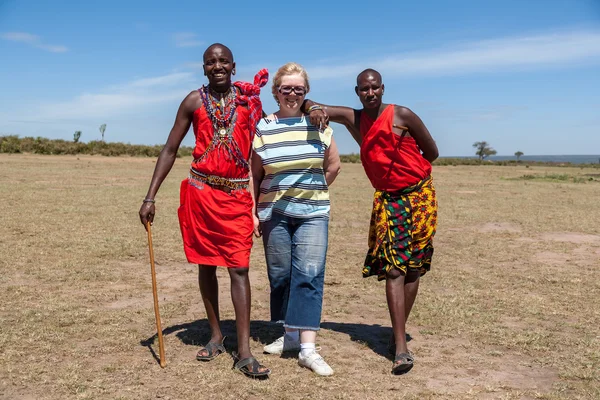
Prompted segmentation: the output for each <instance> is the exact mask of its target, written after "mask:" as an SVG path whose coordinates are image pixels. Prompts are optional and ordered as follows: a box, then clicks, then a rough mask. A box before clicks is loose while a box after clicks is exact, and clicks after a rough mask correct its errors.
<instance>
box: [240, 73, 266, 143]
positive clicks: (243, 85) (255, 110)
mask: <svg viewBox="0 0 600 400" xmlns="http://www.w3.org/2000/svg"><path fill="white" fill-rule="evenodd" d="M268 81H269V71H267V70H266V69H265V68H263V69H261V70H260V71H258V73H257V74H256V75H255V76H254V84H251V83H248V82H241V81H238V82H235V83H234V84H233V85H234V86H236V87H238V88H239V89H240V92H241V96H238V97H237V98H236V102H237V104H246V105H247V106H248V110H249V111H250V116H249V118H248V119H249V121H248V122H249V124H250V133H251V134H252V135H254V131H255V130H256V124H258V121H259V120H260V118H261V116H262V103H261V102H260V97H259V96H260V88H261V87H263V86H265V85H266V84H267V82H268Z"/></svg>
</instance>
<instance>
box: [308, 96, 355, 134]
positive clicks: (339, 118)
mask: <svg viewBox="0 0 600 400" xmlns="http://www.w3.org/2000/svg"><path fill="white" fill-rule="evenodd" d="M313 105H318V106H321V107H322V108H323V110H324V112H325V115H326V117H327V119H328V120H330V121H333V122H337V123H338V124H342V125H344V126H345V127H346V129H348V131H349V132H350V134H351V135H352V137H353V138H354V140H356V142H357V143H359V144H360V142H361V136H360V130H359V127H358V126H357V122H358V121H359V118H357V113H358V111H357V110H355V109H353V108H350V107H344V106H330V105H326V104H321V103H317V102H315V101H314V100H309V99H306V100H305V101H304V104H303V106H302V109H303V110H304V111H307V110H309V108H310V107H311V106H313ZM311 114H313V113H311ZM311 114H309V115H311ZM315 114H316V112H315ZM311 123H313V125H316V123H315V122H313V120H312V116H311Z"/></svg>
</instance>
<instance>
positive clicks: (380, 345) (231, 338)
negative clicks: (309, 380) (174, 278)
mask: <svg viewBox="0 0 600 400" xmlns="http://www.w3.org/2000/svg"><path fill="white" fill-rule="evenodd" d="M321 329H329V330H332V331H335V332H339V333H344V334H346V335H348V336H349V337H350V340H352V341H354V342H358V343H362V344H365V345H367V346H368V347H369V348H370V349H371V350H373V351H374V352H375V353H377V354H379V355H381V356H383V357H386V358H388V359H390V360H393V358H394V357H393V355H392V354H391V353H390V351H389V341H390V338H391V337H392V328H391V327H384V326H381V325H378V324H375V325H366V324H358V323H343V322H322V323H321ZM221 331H222V332H223V335H224V336H227V339H226V340H225V347H226V348H227V349H228V353H230V352H231V350H234V349H237V336H236V329H235V320H231V319H230V320H224V321H221ZM162 333H163V336H168V335H172V334H175V336H177V338H179V340H181V342H182V343H184V344H186V345H189V346H198V347H199V346H202V345H205V344H206V343H208V341H209V340H210V327H209V325H208V321H207V320H206V319H201V320H196V321H193V322H187V323H184V324H178V325H171V326H169V327H167V328H164V329H163V331H162ZM279 336H281V325H278V324H274V323H272V322H270V321H252V322H250V337H251V338H252V339H253V340H255V341H257V342H259V343H261V344H265V345H266V344H269V343H271V342H273V341H274V340H275V339H277V338H278V337H279ZM157 337H158V334H154V335H152V336H150V337H149V338H147V339H144V340H141V341H140V345H142V346H144V347H147V348H148V350H149V351H150V353H151V354H152V356H153V357H154V359H155V360H156V362H159V361H160V359H159V357H158V355H157V354H156V352H155V351H154V348H153V345H154V343H155V341H156V339H157ZM411 340H412V337H411V336H410V335H409V334H408V333H407V334H406V341H407V342H409V341H411ZM283 356H284V357H288V356H289V357H291V356H295V355H287V354H284V355H283Z"/></svg>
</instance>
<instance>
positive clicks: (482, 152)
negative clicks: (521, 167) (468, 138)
mask: <svg viewBox="0 0 600 400" xmlns="http://www.w3.org/2000/svg"><path fill="white" fill-rule="evenodd" d="M473 147H475V149H476V151H475V154H476V155H477V156H478V157H479V161H483V159H484V158H486V157H489V156H493V155H494V154H496V150H494V149H492V147H491V146H490V144H489V143H488V142H485V141H484V142H475V143H473Z"/></svg>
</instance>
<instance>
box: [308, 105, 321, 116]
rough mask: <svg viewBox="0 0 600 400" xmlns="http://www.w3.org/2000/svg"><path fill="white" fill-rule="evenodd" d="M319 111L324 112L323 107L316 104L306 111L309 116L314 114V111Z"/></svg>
mask: <svg viewBox="0 0 600 400" xmlns="http://www.w3.org/2000/svg"><path fill="white" fill-rule="evenodd" d="M317 110H321V111H323V107H321V106H320V105H318V104H314V105H312V106H310V107H308V110H306V113H307V114H310V113H311V112H313V111H317Z"/></svg>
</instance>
